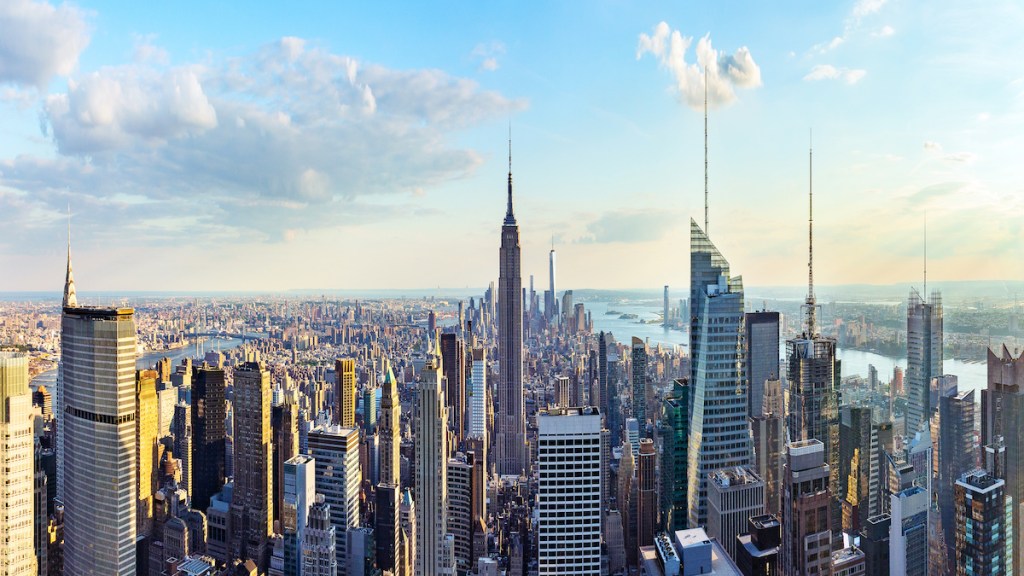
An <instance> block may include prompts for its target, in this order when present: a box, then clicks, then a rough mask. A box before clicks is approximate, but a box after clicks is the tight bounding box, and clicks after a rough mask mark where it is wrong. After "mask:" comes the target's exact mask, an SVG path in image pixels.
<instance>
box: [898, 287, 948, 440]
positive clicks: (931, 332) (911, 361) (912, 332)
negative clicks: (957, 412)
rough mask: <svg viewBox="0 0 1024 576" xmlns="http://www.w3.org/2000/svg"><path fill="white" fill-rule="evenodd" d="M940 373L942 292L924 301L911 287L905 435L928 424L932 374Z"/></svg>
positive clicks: (911, 434)
mask: <svg viewBox="0 0 1024 576" xmlns="http://www.w3.org/2000/svg"><path fill="white" fill-rule="evenodd" d="M942 374H943V371H942V296H941V295H939V293H938V292H932V295H931V299H930V301H928V302H925V301H924V299H923V298H922V296H921V295H920V294H919V293H918V292H917V290H914V289H911V291H910V299H909V302H908V304H907V376H906V380H907V415H906V435H907V436H908V437H912V436H913V435H914V434H916V433H917V432H918V430H919V429H920V428H921V427H922V426H927V425H928V419H929V418H930V417H931V414H932V409H933V407H932V406H931V405H930V404H931V402H930V400H931V397H930V393H931V382H932V378H936V377H938V376H942Z"/></svg>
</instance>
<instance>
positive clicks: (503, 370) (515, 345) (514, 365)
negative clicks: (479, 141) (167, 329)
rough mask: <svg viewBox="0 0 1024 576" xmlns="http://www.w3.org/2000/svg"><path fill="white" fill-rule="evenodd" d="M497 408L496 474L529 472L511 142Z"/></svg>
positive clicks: (502, 251)
mask: <svg viewBox="0 0 1024 576" xmlns="http://www.w3.org/2000/svg"><path fill="white" fill-rule="evenodd" d="M498 257H499V260H500V269H499V274H498V366H499V380H498V407H497V408H498V409H497V416H496V420H497V422H496V423H495V428H496V434H495V441H494V444H495V460H494V461H495V466H496V468H497V473H498V474H502V475H506V474H512V475H517V476H518V475H520V474H523V473H525V472H526V471H527V468H528V461H527V449H526V419H525V418H524V416H523V412H524V408H523V280H522V275H521V273H520V270H519V225H518V224H516V217H515V214H514V213H513V212H512V144H511V141H510V142H509V156H508V208H507V210H506V212H505V222H504V223H503V224H502V226H501V248H500V249H499V251H498Z"/></svg>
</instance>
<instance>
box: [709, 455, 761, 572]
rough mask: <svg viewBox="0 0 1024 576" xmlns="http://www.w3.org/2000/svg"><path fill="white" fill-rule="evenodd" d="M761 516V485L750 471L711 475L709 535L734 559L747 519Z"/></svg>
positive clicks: (722, 471)
mask: <svg viewBox="0 0 1024 576" xmlns="http://www.w3.org/2000/svg"><path fill="white" fill-rule="evenodd" d="M762 514H764V482H763V481H762V480H761V479H760V478H759V477H758V476H757V474H756V473H755V472H754V471H753V470H752V469H750V468H729V469H726V470H717V471H715V472H712V473H711V481H710V482H708V527H707V533H708V536H710V537H712V538H717V539H718V541H719V542H721V544H722V548H725V552H726V553H727V554H728V555H729V557H730V558H732V559H733V560H737V559H738V555H737V552H736V548H737V545H738V540H737V538H738V537H739V536H740V535H743V534H746V533H747V529H748V526H749V523H748V520H749V519H750V518H753V517H755V516H760V515H762Z"/></svg>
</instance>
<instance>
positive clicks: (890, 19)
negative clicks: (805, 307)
mask: <svg viewBox="0 0 1024 576" xmlns="http://www.w3.org/2000/svg"><path fill="white" fill-rule="evenodd" d="M221 10H223V8H221V9H200V8H198V7H195V8H194V9H192V10H181V11H180V13H179V11H177V10H176V11H175V12H174V13H171V14H162V13H160V11H159V10H156V9H154V10H150V11H146V13H145V14H144V15H143V14H131V13H128V12H126V11H124V10H123V9H120V8H118V7H115V6H114V5H108V4H106V3H103V2H94V3H87V4H82V5H81V7H74V6H69V5H62V6H60V7H54V6H52V5H50V4H47V3H44V2H33V1H31V0H18V1H16V2H12V3H8V4H5V6H4V7H2V8H0V22H3V23H4V24H5V28H6V29H10V30H19V31H20V32H21V33H20V34H10V35H5V38H4V39H0V55H2V56H3V60H4V62H5V65H4V66H3V67H0V95H2V97H0V121H2V122H4V125H5V126H10V127H11V129H10V133H9V134H8V137H7V138H5V139H3V141H0V208H2V210H0V224H2V225H4V226H5V228H6V229H8V230H10V231H11V233H10V234H8V235H6V236H5V238H4V239H3V241H2V242H0V269H7V270H17V271H18V272H19V273H17V274H10V275H3V278H2V279H0V290H5V291H7V290H54V291H56V290H59V287H57V286H54V282H53V274H52V270H54V269H59V268H58V267H60V268H63V266H62V264H63V260H64V245H65V241H64V238H63V236H64V234H65V232H64V228H65V225H66V222H65V216H64V213H65V211H66V210H67V205H68V204H70V205H71V209H72V212H73V213H74V219H73V220H74V222H73V226H74V231H73V233H74V243H75V247H74V249H75V264H76V265H77V266H78V267H79V269H80V270H81V271H82V272H83V273H88V275H89V276H90V278H91V279H92V281H91V282H90V284H91V286H90V288H92V289H93V290H111V289H119V290H152V289H157V288H160V289H166V290H188V289H203V290H237V289H239V288H242V287H243V284H242V283H243V282H244V281H243V280H242V279H239V278H234V277H232V276H231V275H222V276H216V277H203V281H202V282H203V284H204V285H202V286H199V285H197V279H198V278H200V277H201V276H200V273H199V271H198V270H199V268H196V267H194V266H191V264H194V263H195V262H197V261H200V260H202V259H203V258H209V257H210V255H211V254H212V253H213V252H214V251H216V252H217V254H218V258H219V259H221V260H222V261H226V262H232V263H235V264H238V265H242V266H245V265H252V266H260V267H266V268H269V269H272V270H275V271H276V272H277V273H275V274H272V275H267V278H266V280H264V282H265V285H262V286H259V287H255V288H257V289H259V290H272V291H273V290H287V289H293V288H311V289H316V288H337V289H366V288H371V287H379V286H381V285H382V284H384V282H383V281H382V280H381V279H383V278H387V281H386V284H387V285H388V286H393V287H398V288H402V287H409V288H420V287H423V286H431V285H436V286H446V287H448V286H460V285H466V286H470V285H471V286H485V285H486V284H487V283H488V281H490V280H492V279H493V278H494V273H493V272H494V271H493V269H492V268H491V267H489V266H482V265H481V266H478V267H467V268H466V269H458V270H456V269H448V268H444V267H435V266H433V265H432V264H430V262H431V261H432V259H431V255H433V254H435V253H437V252H438V251H439V250H446V249H449V248H450V247H451V246H453V245H459V246H461V247H462V249H463V250H464V251H465V255H466V257H467V258H468V259H470V260H472V261H479V262H488V261H493V257H494V252H495V251H496V249H497V248H498V245H497V242H495V239H494V237H493V232H492V231H493V228H494V226H495V225H496V223H497V222H498V220H499V219H500V217H501V215H500V213H499V212H498V210H500V208H497V206H498V202H500V200H499V199H500V198H501V196H503V193H504V190H503V188H504V187H503V186H502V184H503V183H502V182H501V180H500V178H502V176H503V175H504V174H503V172H504V162H503V160H504V146H505V142H504V131H505V129H506V125H507V123H508V122H509V121H510V120H511V123H512V127H513V138H514V139H515V142H514V144H516V158H517V162H516V166H517V171H516V172H517V182H518V184H519V185H518V186H517V201H518V205H517V209H518V212H519V213H520V216H521V220H522V231H521V232H522V245H523V266H522V269H523V274H524V276H525V275H527V274H530V273H532V274H535V275H537V277H538V278H543V277H544V271H545V267H546V265H547V261H546V259H545V258H546V256H547V252H548V250H549V247H550V241H551V238H552V236H554V241H555V247H556V249H557V250H558V252H559V253H560V254H559V256H560V258H559V259H560V262H559V270H558V273H559V279H558V282H559V283H560V284H561V285H562V286H594V287H601V288H612V289H621V288H637V287H639V286H651V287H657V286H662V285H664V284H666V283H667V284H669V285H672V286H684V285H686V284H687V278H686V277H685V274H686V272H685V270H686V263H685V261H684V257H682V252H683V251H682V247H683V246H684V245H685V242H686V238H685V233H686V230H685V222H686V217H687V216H693V217H698V215H699V214H700V213H701V212H702V210H703V202H702V200H703V199H702V198H701V192H702V190H703V151H702V149H701V147H702V145H703V142H702V123H703V117H702V114H701V113H700V110H699V108H701V106H700V101H699V99H700V97H701V96H702V94H703V91H704V84H703V79H702V76H701V70H702V68H701V65H702V64H703V63H706V62H707V61H708V59H709V58H711V59H713V60H714V61H715V62H716V64H715V65H714V66H711V67H710V68H709V70H710V74H709V82H708V86H707V87H708V91H709V98H710V102H709V104H710V119H709V127H710V132H709V145H710V152H709V155H710V162H709V187H710V226H709V236H710V237H711V238H712V240H713V241H716V242H717V244H719V245H720V247H721V249H722V250H723V251H725V252H727V253H729V254H730V258H731V261H732V263H733V264H734V266H735V267H736V268H737V269H742V270H744V272H745V274H746V276H747V278H748V280H747V283H748V284H754V285H769V286H777V285H794V286H795V285H799V284H800V283H801V276H802V274H801V270H802V260H803V252H802V250H801V249H800V246H801V244H802V242H801V239H802V238H803V225H804V223H803V221H802V220H801V219H800V218H798V217H792V214H793V213H796V212H797V211H799V210H801V208H802V206H803V194H802V180H803V178H804V175H805V166H804V165H803V153H804V150H806V145H807V130H808V129H809V128H811V127H813V128H814V131H815V133H816V134H817V136H816V138H815V149H816V151H818V157H817V160H818V162H817V165H816V175H817V178H816V181H817V183H818V186H817V188H818V191H819V195H818V207H819V210H818V211H817V214H816V215H817V216H818V218H817V220H818V224H819V225H818V229H817V231H818V235H817V236H818V238H817V240H818V245H819V252H820V253H821V254H823V256H825V258H823V261H822V263H821V265H819V267H818V268H819V270H818V271H819V274H818V276H819V278H821V279H823V280H825V281H824V282H823V284H842V283H850V282H854V281H856V280H857V279H864V278H868V279H871V281H872V282H879V283H883V284H885V283H898V282H907V281H912V282H916V279H917V278H919V277H920V276H921V273H920V272H919V271H920V269H921V257H922V255H921V252H922V250H921V239H922V232H923V230H922V228H923V223H924V218H925V213H926V212H927V218H928V221H929V228H930V229H931V235H930V236H931V239H930V244H931V246H930V249H929V272H930V274H929V276H930V279H932V280H933V282H942V281H943V280H946V281H950V280H1022V279H1024V271H1022V269H1020V268H1019V267H1015V266H1012V265H1010V264H1009V263H1011V262H1017V261H1020V260H1021V250H1022V248H1021V247H1022V246H1024V231H1022V229H1021V227H1020V226H1019V225H1016V219H1017V218H1016V215H1019V214H1020V213H1022V211H1024V204H1022V198H1024V195H1021V194H1019V188H1020V185H1019V184H1018V183H1017V182H1019V181H1020V174H1019V169H1018V168H1017V167H1016V163H1015V162H1013V161H1012V160H1013V149H1014V146H1013V143H1014V139H1015V134H1016V133H1018V132H1019V127H1020V124H1021V123H1022V120H1024V114H1022V112H1024V105H1022V104H1024V78H1013V77H1012V74H1010V75H1008V74H1006V70H1012V69H1013V68H1012V63H1013V60H1012V54H1013V53H1014V52H1015V50H1014V47H1021V42H1022V40H1021V39H1020V38H1018V37H1016V35H1015V31H1016V30H1019V29H1020V24H1021V23H1024V11H1022V10H1021V9H1020V8H1019V7H1017V6H1014V5H1012V4H1009V3H1005V4H986V5H985V6H976V7H970V8H965V7H959V6H956V5H954V4H952V3H950V4H939V5H930V6H929V7H928V9H927V10H910V9H909V7H907V6H903V5H900V4H899V3H888V2H885V1H881V0H873V1H867V0H861V1H859V2H852V3H843V4H841V5H837V6H830V7H817V6H815V7H801V9H800V10H799V11H797V10H796V9H794V8H792V7H783V8H781V9H780V10H778V13H776V12H771V13H769V12H767V9H766V8H761V7H750V19H749V20H748V21H742V19H741V20H740V21H737V20H736V19H735V18H733V15H734V14H733V13H732V11H728V13H726V12H727V11H725V10H719V9H715V8H691V9H686V8H681V7H675V6H671V5H651V6H645V7H641V8H629V9H627V8H625V7H623V6H618V5H614V4H600V5H597V6H595V7H594V9H592V10H590V11H587V13H576V12H575V11H572V10H570V9H569V8H568V7H566V6H542V5H536V6H534V7H533V10H532V11H530V10H528V11H523V12H522V13H518V12H517V11H514V10H511V9H510V7H509V6H504V5H502V6H496V7H494V6H492V7H476V8H473V9H467V10H465V11H463V12H461V13H460V14H445V15H443V17H442V16H441V15H438V14H434V13H428V11H429V10H430V9H429V8H425V7H424V8H420V7H415V8H410V9H407V10H399V11H395V10H389V9H387V8H378V7H373V8H370V7H344V8H342V7H334V6H322V7H320V8H319V11H320V12H321V13H322V16H323V18H306V17H303V16H305V15H304V14H297V13H291V12H288V11H287V10H284V9H267V8H264V9H262V10H261V11H254V12H252V13H246V14H240V13H237V11H230V12H231V13H230V14H223V13H220V11H221ZM183 13H191V14H194V15H195V16H197V19H198V20H202V21H203V22H202V23H201V24H199V25H195V23H193V22H191V21H190V20H189V19H187V18H185V17H183V16H181V15H180V14H183ZM385 13H386V17H385ZM226 17H236V18H240V19H243V21H244V22H247V23H248V24H250V25H249V26H232V27H230V30H227V31H224V30H220V29H218V28H217V27H216V26H215V25H214V24H213V22H215V21H218V20H222V19H224V18H226ZM431 19H434V20H437V19H442V20H444V22H445V25H444V26H428V27H423V26H422V23H423V22H429V21H430V20H431ZM760 21H765V22H785V23H786V24H787V26H786V29H787V31H789V32H790V35H789V36H787V37H786V38H779V37H777V35H775V34H774V33H772V34H768V33H766V32H763V31H761V30H759V29H758V27H757V26H754V25H752V24H751V23H752V22H760ZM953 22H969V24H953ZM332 23H335V24H338V23H340V24H341V26H340V27H338V26H332ZM770 28H772V27H771V26H768V27H765V29H770ZM463 29H464V30H471V32H466V33H465V34H451V33H450V32H451V31H452V30H463ZM981 30H984V34H985V35H984V37H985V38H986V39H990V40H991V41H992V44H991V45H989V44H988V43H986V42H985V41H982V40H979V38H981V32H980V31H981ZM33 35H34V36H33ZM31 37H38V38H43V39H48V40H47V41H46V42H31V43H30V44H29V43H28V40H27V39H28V38H31ZM382 39H386V41H382ZM22 44H27V45H29V48H25V46H22ZM683 48H685V49H683ZM680 49H683V50H680ZM712 50H714V51H715V52H714V53H713V54H712V52H711V51H712ZM578 52H583V53H585V54H587V55H588V56H592V57H591V58H583V59H580V58H578V57H575V56H574V55H575V54H576V53H578ZM695 61H699V62H700V64H695ZM908 65H909V66H908ZM951 77H952V78H958V79H962V82H961V83H960V85H959V89H958V90H954V91H948V90H942V92H941V93H942V97H941V98H934V97H933V96H934V93H935V91H936V90H940V87H944V86H946V85H947V83H948V80H949V78H951ZM143 101H145V102H146V104H144V105H143V104H141V102H143ZM254 133H255V134H254ZM339 159H341V161H339ZM596 167H601V169H596ZM755 191H756V192H755ZM790 220H792V221H791V222H790ZM368 237H372V238H373V239H374V240H373V241H370V242H367V241H366V238H368ZM425 238H426V239H427V240H424V239H425ZM637 254H641V255H642V257H639V258H637V257H636V255H637ZM599 259H604V260H608V261H615V262H617V263H619V265H620V266H621V267H622V273H621V274H616V275H614V276H613V277H609V276H608V275H606V274H603V273H602V272H600V267H595V266H592V263H593V262H595V261H598V260H599ZM131 261H138V262H141V261H159V262H161V263H163V264H164V265H165V266H167V267H168V268H169V269H175V270H178V271H179V272H178V273H177V274H175V275H171V276H168V277H159V278H158V277H156V276H146V275H137V274H133V273H131V272H130V267H114V266H111V265H110V264H111V263H112V262H131ZM325 261H328V262H333V263H344V264H345V265H344V266H323V265H322V264H323V263H324V262H325ZM666 262H668V263H670V265H668V266H665V265H664V264H663V263H666ZM655 263H657V264H659V265H658V266H654V264H655ZM190 270H196V271H195V272H191V271H190ZM353 270H358V271H359V273H358V274H352V273H351V271H353ZM100 271H102V272H100ZM751 280H753V282H751ZM245 286H251V285H248V284H246V285H245Z"/></svg>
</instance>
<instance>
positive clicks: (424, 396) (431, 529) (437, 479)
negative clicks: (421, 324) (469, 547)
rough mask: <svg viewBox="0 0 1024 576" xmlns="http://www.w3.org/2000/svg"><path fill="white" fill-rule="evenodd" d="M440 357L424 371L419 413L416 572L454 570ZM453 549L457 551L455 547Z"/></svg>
mask: <svg viewBox="0 0 1024 576" xmlns="http://www.w3.org/2000/svg"><path fill="white" fill-rule="evenodd" d="M438 360H439V358H436V357H433V358H430V359H429V360H427V364H426V366H425V367H424V368H423V370H422V372H420V383H419V388H418V392H419V394H418V398H417V401H418V404H417V411H416V412H417V414H416V434H415V442H416V574H418V575H422V576H443V575H448V574H452V573H453V571H454V561H455V559H454V557H449V556H448V554H447V552H448V550H446V546H445V537H446V535H447V534H448V454H449V452H448V425H447V423H448V405H447V403H446V402H445V398H444V388H443V385H442V380H441V372H440V367H439V366H437V361H438ZM451 552H454V550H452V551H451Z"/></svg>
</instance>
